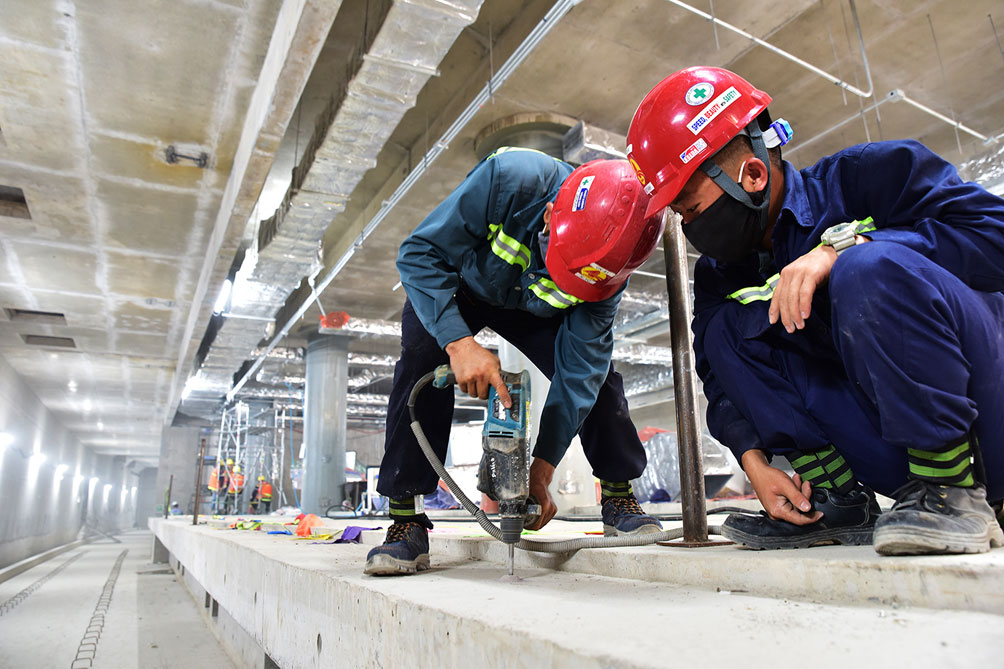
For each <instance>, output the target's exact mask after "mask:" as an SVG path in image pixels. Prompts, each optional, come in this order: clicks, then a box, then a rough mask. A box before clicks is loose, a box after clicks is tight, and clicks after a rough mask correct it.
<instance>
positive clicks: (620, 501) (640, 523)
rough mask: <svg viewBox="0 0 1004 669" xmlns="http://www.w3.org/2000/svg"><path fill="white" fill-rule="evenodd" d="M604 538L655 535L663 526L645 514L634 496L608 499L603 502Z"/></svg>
mask: <svg viewBox="0 0 1004 669" xmlns="http://www.w3.org/2000/svg"><path fill="white" fill-rule="evenodd" d="M602 513H603V536H605V537H617V536H620V535H622V534H653V533H655V532H661V531H662V524H661V523H659V521H658V520H656V519H655V518H653V517H652V516H650V515H648V514H647V513H645V511H644V510H643V509H642V508H641V504H639V503H638V500H637V499H635V496H634V495H629V496H627V497H607V498H606V499H605V500H603V506H602Z"/></svg>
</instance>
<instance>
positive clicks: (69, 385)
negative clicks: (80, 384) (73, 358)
mask: <svg viewBox="0 0 1004 669" xmlns="http://www.w3.org/2000/svg"><path fill="white" fill-rule="evenodd" d="M66 387H67V388H69V390H70V392H71V393H75V392H77V382H76V381H70V382H69V383H67V384H66Z"/></svg>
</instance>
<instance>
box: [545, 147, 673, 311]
mask: <svg viewBox="0 0 1004 669" xmlns="http://www.w3.org/2000/svg"><path fill="white" fill-rule="evenodd" d="M648 200H649V197H648V195H646V194H645V192H644V190H643V189H642V188H641V186H639V185H638V179H637V177H636V176H635V173H634V169H633V168H632V167H631V165H630V164H629V163H628V161H626V160H594V161H592V162H589V163H586V164H585V165H582V166H581V167H579V168H577V169H576V170H575V171H573V172H572V173H571V174H570V175H568V178H567V179H565V182H564V183H563V184H562V185H561V189H560V190H559V191H558V197H557V198H555V201H554V209H553V210H552V211H551V228H550V240H549V242H548V248H547V258H546V259H545V263H546V264H547V271H548V273H549V274H550V275H551V278H552V279H553V280H554V283H555V284H557V286H558V288H560V289H561V290H563V291H564V292H566V293H569V294H570V295H573V296H575V297H578V298H579V299H582V300H585V301H586V302H598V301H600V300H605V299H607V298H608V297H610V296H612V295H613V294H614V293H616V292H617V291H618V290H619V289H620V287H621V285H623V284H624V282H625V281H627V279H628V276H630V274H631V272H633V271H634V270H636V269H638V267H639V266H641V264H642V263H643V262H645V261H646V260H648V257H649V256H650V255H652V251H653V250H655V247H656V245H657V244H658V243H659V237H660V236H661V235H662V228H663V223H662V217H661V216H659V217H646V215H645V208H646V206H647V205H648Z"/></svg>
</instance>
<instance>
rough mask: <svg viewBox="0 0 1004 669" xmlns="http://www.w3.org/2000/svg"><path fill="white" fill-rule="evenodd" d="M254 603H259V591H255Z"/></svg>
mask: <svg viewBox="0 0 1004 669" xmlns="http://www.w3.org/2000/svg"><path fill="white" fill-rule="evenodd" d="M254 603H255V604H257V603H258V593H257V592H256V593H254Z"/></svg>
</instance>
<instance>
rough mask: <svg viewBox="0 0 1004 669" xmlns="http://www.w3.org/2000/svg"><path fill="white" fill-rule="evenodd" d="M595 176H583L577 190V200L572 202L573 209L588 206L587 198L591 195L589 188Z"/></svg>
mask: <svg viewBox="0 0 1004 669" xmlns="http://www.w3.org/2000/svg"><path fill="white" fill-rule="evenodd" d="M593 179H595V177H582V181H580V182H579V187H578V188H577V189H576V191H575V200H574V201H573V202H572V211H581V210H583V209H585V207H586V198H587V197H589V188H590V186H592V185H593Z"/></svg>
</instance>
